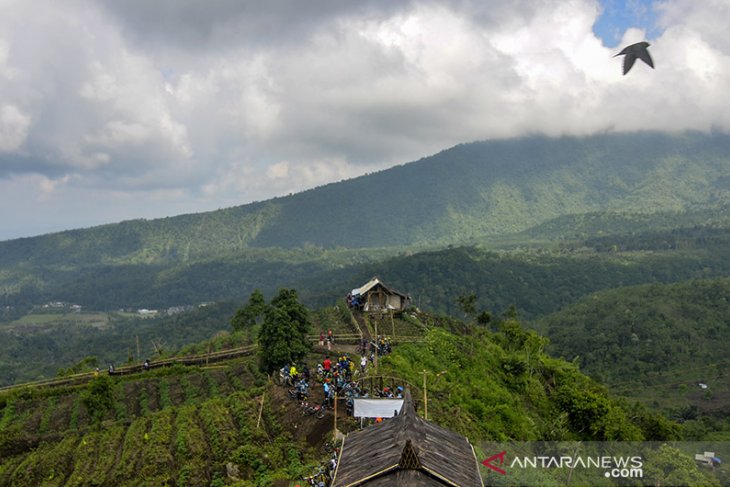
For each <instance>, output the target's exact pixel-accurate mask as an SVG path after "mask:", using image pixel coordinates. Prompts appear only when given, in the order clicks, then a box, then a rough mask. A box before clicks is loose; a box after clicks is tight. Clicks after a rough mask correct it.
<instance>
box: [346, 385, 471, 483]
mask: <svg viewBox="0 0 730 487" xmlns="http://www.w3.org/2000/svg"><path fill="white" fill-rule="evenodd" d="M332 485H333V486H334V487H355V486H359V485H365V486H367V487H380V486H385V485H399V486H404V487H410V486H414V487H415V486H426V487H428V486H432V485H433V486H437V485H438V486H443V485H451V486H459V487H483V483H482V480H481V477H480V475H479V464H478V463H477V460H476V456H475V455H474V450H473V448H472V446H471V444H470V443H469V441H468V440H467V439H466V438H465V437H463V436H461V435H458V434H456V433H454V432H453V431H449V430H447V429H445V428H442V427H440V426H437V425H435V424H433V423H431V422H429V421H426V420H425V419H423V418H421V417H419V416H418V415H417V414H416V412H415V410H414V408H413V400H412V398H411V395H410V392H408V391H406V398H405V401H404V402H403V409H402V410H401V412H400V414H399V415H398V416H395V417H394V418H391V419H389V420H387V421H385V422H383V423H379V424H374V425H372V426H370V427H368V428H365V429H363V430H361V431H357V432H354V433H350V434H349V435H347V437H346V438H345V441H344V443H343V445H342V450H341V452H340V458H339V461H338V466H337V471H336V472H335V476H334V479H333V482H332Z"/></svg>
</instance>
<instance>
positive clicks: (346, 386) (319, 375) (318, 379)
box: [279, 341, 403, 416]
mask: <svg viewBox="0 0 730 487" xmlns="http://www.w3.org/2000/svg"><path fill="white" fill-rule="evenodd" d="M384 343H387V341H384ZM371 358H372V357H371ZM368 362H369V361H368V360H367V358H366V357H365V355H363V356H361V358H360V362H359V366H358V365H357V364H356V362H355V361H354V360H353V359H352V358H351V357H350V354H349V353H344V354H342V355H340V356H338V357H335V358H334V359H331V358H330V357H329V355H327V356H325V358H324V360H322V361H321V362H318V363H317V368H316V372H315V373H314V374H312V372H311V370H310V368H309V367H308V366H307V364H306V363H302V364H300V366H301V368H297V364H287V365H285V366H284V367H282V368H281V369H280V371H279V377H280V382H281V384H282V385H285V386H287V387H289V388H290V389H289V391H290V396H292V398H295V399H296V400H297V402H299V404H300V405H301V406H302V408H305V407H309V397H310V395H311V388H312V385H313V384H314V383H318V384H321V387H322V397H323V399H322V403H321V407H322V408H333V407H334V400H335V397H340V398H344V400H345V408H346V411H347V414H348V415H350V416H352V414H353V412H354V399H356V398H368V397H381V398H402V397H403V386H400V385H386V386H383V387H382V388H378V389H375V390H372V391H370V390H368V389H367V388H366V387H364V385H362V384H361V383H360V381H359V380H358V379H360V378H362V377H364V376H365V375H366V373H367V368H368V366H369V364H368Z"/></svg>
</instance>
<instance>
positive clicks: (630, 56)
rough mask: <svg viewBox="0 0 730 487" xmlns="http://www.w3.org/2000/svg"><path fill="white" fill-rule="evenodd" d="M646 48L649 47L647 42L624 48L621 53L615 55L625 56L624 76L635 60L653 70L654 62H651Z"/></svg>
mask: <svg viewBox="0 0 730 487" xmlns="http://www.w3.org/2000/svg"><path fill="white" fill-rule="evenodd" d="M647 47H649V43H648V42H637V43H636V44H631V45H630V46H626V47H624V49H623V51H621V52H620V53H618V54H616V56H626V57H625V58H624V75H626V73H628V72H629V70H630V69H631V66H633V65H634V62H635V61H636V59H637V58H639V59H641V60H642V61H644V62H645V63H646V64H648V65H649V66H651V69H654V61H652V60H651V56H650V55H649V51H648V50H647ZM616 56H614V57H616Z"/></svg>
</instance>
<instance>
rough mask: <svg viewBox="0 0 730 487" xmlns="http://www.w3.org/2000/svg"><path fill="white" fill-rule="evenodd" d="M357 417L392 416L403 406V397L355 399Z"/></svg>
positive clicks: (355, 414)
mask: <svg viewBox="0 0 730 487" xmlns="http://www.w3.org/2000/svg"><path fill="white" fill-rule="evenodd" d="M354 401H355V411H354V413H353V416H355V417H356V418H392V417H393V416H395V415H397V414H398V413H399V412H400V410H401V408H402V407H403V399H359V398H358V399H354Z"/></svg>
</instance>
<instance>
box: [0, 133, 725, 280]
mask: <svg viewBox="0 0 730 487" xmlns="http://www.w3.org/2000/svg"><path fill="white" fill-rule="evenodd" d="M729 190H730V136H727V135H721V134H711V135H703V134H699V133H688V134H681V135H667V134H660V133H631V134H605V135H595V136H591V137H583V138H576V137H562V138H547V137H525V138H518V139H510V140H494V141H485V142H475V143H470V144H463V145H459V146H456V147H453V148H451V149H448V150H445V151H443V152H441V153H438V154H436V155H434V156H431V157H427V158H424V159H421V160H419V161H417V162H413V163H409V164H404V165H402V166H398V167H394V168H391V169H388V170H385V171H381V172H378V173H374V174H370V175H367V176H362V177H359V178H355V179H352V180H348V181H342V182H339V183H333V184H329V185H326V186H323V187H319V188H315V189H312V190H309V191H305V192H302V193H298V194H295V195H291V196H287V197H283V198H274V199H272V200H268V201H264V202H259V203H253V204H249V205H244V206H239V207H235V208H228V209H224V210H218V211H212V212H207V213H199V214H190V215H181V216H176V217H170V218H164V219H157V220H133V221H127V222H122V223H119V224H110V225H104V226H100V227H94V228H90V229H85V230H69V231H66V232H61V233H57V234H50V235H45V236H40V237H33V238H26V239H17V240H11V241H6V242H0V266H9V265H13V264H18V263H20V262H30V263H33V264H61V263H63V264H66V265H75V266H78V265H88V264H99V263H104V264H108V263H127V264H130V263H131V264H134V263H149V262H161V261H162V262H165V261H175V262H177V261H189V260H194V259H200V258H205V257H207V258H209V257H211V256H215V255H220V254H230V253H231V252H238V251H241V250H242V249H246V248H251V247H303V246H306V245H308V244H309V245H315V246H322V247H338V246H339V247H347V248H363V247H384V246H404V245H406V246H407V245H413V244H423V243H428V244H447V243H454V242H461V241H465V240H467V239H470V238H474V237H482V236H495V235H504V234H509V233H514V232H519V231H522V230H526V229H528V228H530V227H533V226H535V225H538V224H541V223H544V222H546V221H548V220H551V219H554V218H557V217H560V216H562V215H575V214H581V213H586V212H596V211H600V212H634V213H654V212H660V211H672V212H677V211H679V212H683V211H687V210H692V209H695V208H697V207H706V206H716V205H719V204H722V203H727V202H728V201H730V198H728V192H729Z"/></svg>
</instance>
